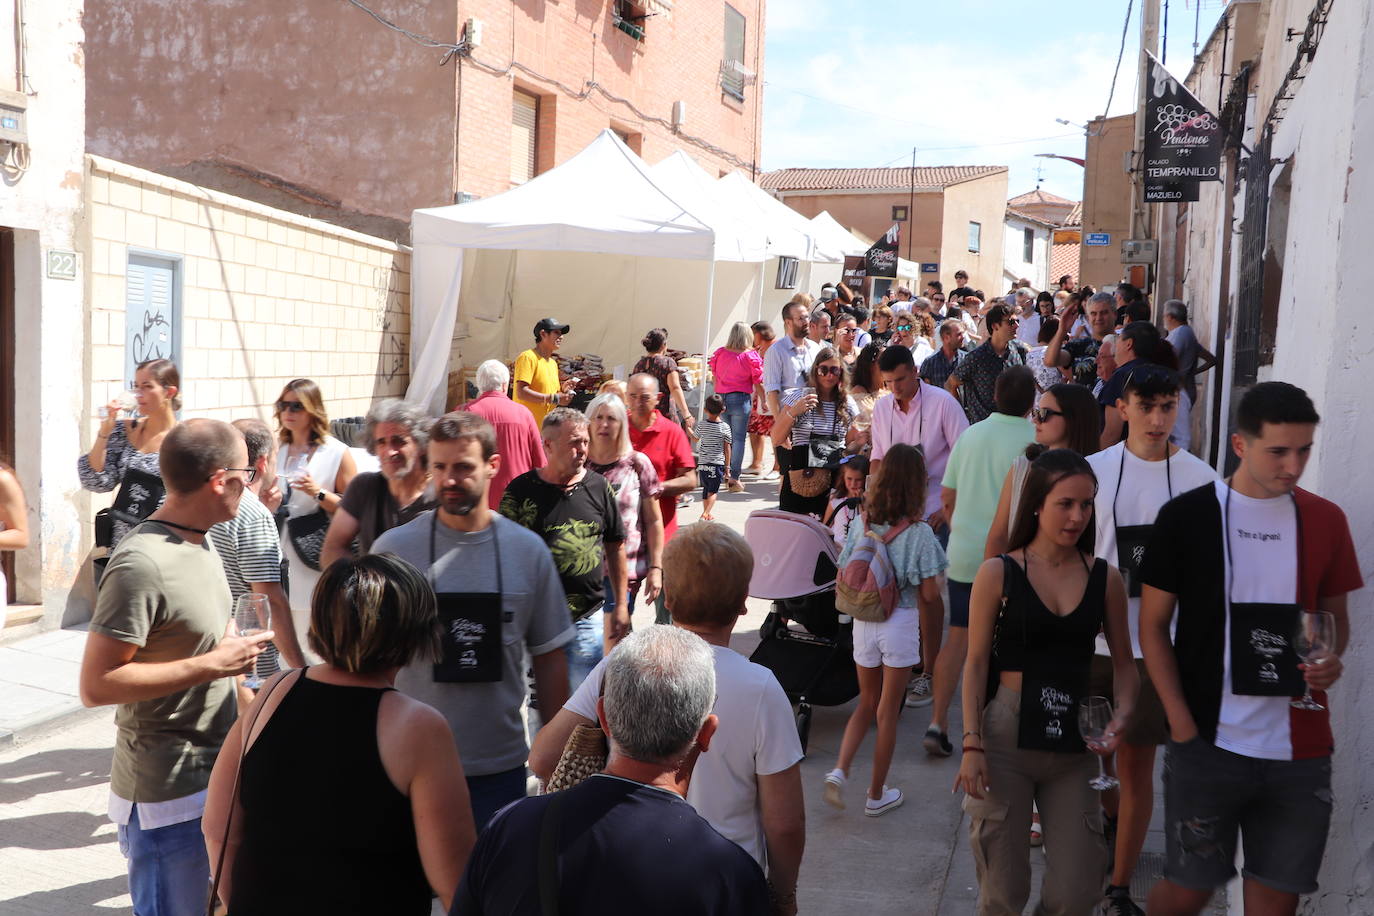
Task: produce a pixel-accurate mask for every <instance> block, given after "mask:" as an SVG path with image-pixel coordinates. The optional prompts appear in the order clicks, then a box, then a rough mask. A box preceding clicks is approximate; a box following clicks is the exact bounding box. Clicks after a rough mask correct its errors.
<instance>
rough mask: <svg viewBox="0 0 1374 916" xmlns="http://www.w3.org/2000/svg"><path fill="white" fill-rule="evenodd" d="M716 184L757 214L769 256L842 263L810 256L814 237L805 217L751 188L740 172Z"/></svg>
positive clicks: (816, 254)
mask: <svg viewBox="0 0 1374 916" xmlns="http://www.w3.org/2000/svg"><path fill="white" fill-rule="evenodd" d="M716 184H717V185H718V186H719V187H720V188H722V189H724V190H725V192H726V193H727V194H729V195H730V196H732V197H734V198H737V199H738V200H740V201H742V202H743V205H746V206H749V207H752V208H753V209H754V210H756V211H757V212H758V213H759V214H760V216H761V218H762V220H763V221H764V223H765V224H766V225H767V227H768V253H769V254H770V255H772V256H774V257H788V258H801V259H804V260H818V261H839V260H842V259H841V258H837V257H831V256H829V255H827V254H826V253H825V252H814V251H813V246H814V244H815V240H814V238H813V236H814V235H815V233H814V232H813V231H812V229H811V225H810V223H809V221H808V220H807V219H806V217H804V216H802V215H801V214H800V213H798V212H797V211H796V210H793V209H792V208H791V207H789V206H787V204H785V203H783V202H782V201H780V200H778V199H777V198H776V197H774V196H773V195H772V194H769V193H768V192H767V191H765V190H763V188H760V187H759V186H758V185H756V184H754V183H753V182H752V181H750V180H749V179H748V178H747V177H745V176H744V174H743V173H742V172H730V173H729V174H728V175H725V176H724V177H722V178H720V179H719V180H718V181H717V182H716ZM818 255H819V256H818Z"/></svg>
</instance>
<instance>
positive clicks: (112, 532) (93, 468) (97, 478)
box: [76, 359, 181, 551]
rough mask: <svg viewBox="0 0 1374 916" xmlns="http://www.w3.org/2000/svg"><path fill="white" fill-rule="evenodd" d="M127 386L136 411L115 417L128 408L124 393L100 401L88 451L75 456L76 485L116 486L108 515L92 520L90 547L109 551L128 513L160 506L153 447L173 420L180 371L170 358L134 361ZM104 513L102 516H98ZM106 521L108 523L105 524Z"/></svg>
mask: <svg viewBox="0 0 1374 916" xmlns="http://www.w3.org/2000/svg"><path fill="white" fill-rule="evenodd" d="M132 388H133V402H134V409H135V412H136V416H133V417H131V418H130V419H128V420H123V419H120V416H119V414H120V412H121V411H123V410H128V409H130V405H129V404H128V402H127V400H125V397H126V396H125V395H123V394H121V396H120V397H117V398H114V399H113V400H111V401H110V403H109V404H107V405H105V410H104V418H103V419H102V420H101V422H100V429H99V431H97V433H96V436H95V443H94V444H93V445H92V446H91V450H90V452H88V453H87V454H85V455H82V456H81V457H80V458H78V459H77V461H76V473H77V476H78V477H79V478H80V479H81V487H82V489H84V490H90V491H91V492H92V493H108V492H110V491H111V490H113V489H115V488H116V487H118V488H119V489H120V493H119V495H118V496H116V497H115V512H114V513H112V514H113V518H109V516H107V515H105V514H104V513H102V516H98V517H97V519H96V546H97V547H109V548H110V550H112V551H113V550H114V548H115V545H117V544H118V543H119V541H120V539H121V538H123V537H124V535H125V534H126V533H128V531H129V529H130V528H131V527H132V524H131V518H132V517H135V516H136V517H137V518H146V517H147V516H149V515H151V514H152V513H153V510H155V509H156V508H157V507H158V506H160V505H162V496H163V493H162V488H161V480H162V471H161V466H160V465H159V462H158V451H159V450H160V449H161V448H162V440H163V439H165V438H167V433H168V432H170V431H171V429H172V427H173V426H176V425H177V415H176V412H177V411H178V410H180V409H181V395H180V390H181V376H180V374H179V373H178V372H177V367H176V363H174V362H172V361H171V360H170V359H150V360H146V361H144V362H141V363H139V364H138V366H137V368H135V369H134V380H133V384H132ZM145 475H146V476H145ZM126 478H130V484H131V485H130V487H129V488H127V492H126V488H125V487H124V482H125V479H126ZM149 478H153V479H155V480H154V481H150V480H149ZM135 480H138V481H139V485H138V486H134V485H133V483H134V481H135ZM150 484H152V485H151V486H150ZM153 489H156V490H157V492H156V493H154V494H153V495H152V497H151V498H148V499H139V498H137V497H138V496H139V495H140V494H143V495H145V496H146V495H147V494H148V493H149V492H150V491H151V490H153ZM106 518H108V521H104V519H106ZM107 524H108V526H109V527H105V525H107ZM102 542H103V543H102Z"/></svg>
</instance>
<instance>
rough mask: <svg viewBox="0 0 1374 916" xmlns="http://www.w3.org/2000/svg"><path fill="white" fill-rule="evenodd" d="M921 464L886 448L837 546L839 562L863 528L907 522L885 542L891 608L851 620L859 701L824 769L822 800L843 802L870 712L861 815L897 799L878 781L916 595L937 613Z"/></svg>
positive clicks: (915, 658)
mask: <svg viewBox="0 0 1374 916" xmlns="http://www.w3.org/2000/svg"><path fill="white" fill-rule="evenodd" d="M925 500H926V464H925V458H924V457H923V455H922V453H921V450H920V449H918V448H915V447H914V446H910V445H904V444H898V445H894V446H893V447H892V448H890V449H888V451H887V454H886V455H884V456H883V461H882V464H881V465H879V469H878V474H877V476H876V478H870V479H869V483H868V492H867V495H866V496H865V498H864V510H863V515H862V516H861V521H862V522H863V523H862V524H857V525H851V526H850V528H849V536H848V537H847V538H846V539H845V545H844V550H843V551H841V552H840V560H839V566H840V568H841V569H843V568H844V566H845V564H846V563H848V562H849V556H850V554H852V553H853V552H854V548H855V547H856V546H857V545H858V543H859V538H860V537H862V536H863V534H864V532H865V531H872V532H873V533H874V534H877V535H882V534H885V533H887V532H888V531H889V530H890V529H891V528H892V527H893V526H895V525H900V524H905V525H906V526H907V527H906V528H905V529H904V530H903V531H901V532H900V533H899V534H898V535H897V536H896V537H894V538H893V539H892V541H891V542H890V543H888V545H887V552H888V556H889V557H890V558H891V560H892V568H893V571H894V572H895V573H896V579H897V582H898V583H899V584H900V586H901V598H900V600H899V601H898V606H897V607H896V609H894V610H893V612H892V615H891V616H890V617H888V619H887V620H885V621H882V622H881V623H869V622H867V621H863V620H856V621H854V664H855V666H856V667H857V668H858V672H859V705H858V706H856V707H855V708H854V712H853V714H852V715H851V716H850V717H849V724H848V725H846V726H845V729H844V740H843V741H842V742H841V743H840V759H839V762H838V764H837V765H836V767H835V769H833V770H831V771H830V772H829V773H827V774H826V775H825V800H826V801H827V802H829V803H830V804H832V805H834V806H835V807H837V808H843V807H844V797H843V789H844V785H845V783H846V782H847V781H848V779H849V768H850V765H851V764H853V762H854V755H855V754H857V753H858V752H859V745H861V744H863V740H864V738H865V736H867V734H868V728H869V726H870V725H872V724H873V720H874V719H875V718H876V719H877V721H878V739H877V744H876V745H875V746H874V749H873V775H872V778H871V779H870V781H869V788H868V800H867V802H866V803H865V805H864V814H867V815H870V816H872V817H877V816H878V815H881V814H885V813H886V812H888V811H890V810H892V809H893V808H895V807H897V806H898V805H900V804H901V803H902V790H901V789H897V788H889V787H888V786H887V785H886V784H885V780H886V779H887V771H888V768H889V767H890V766H891V765H892V753H893V751H894V750H895V749H896V746H897V716H898V714H899V713H900V712H901V706H902V697H903V695H904V694H905V691H906V683H907V680H908V678H909V677H910V675H911V667H912V666H913V665H915V664H916V663H917V662H919V661H920V659H921V628H920V616H919V614H918V613H917V610H916V607H917V601H920V602H921V603H922V604H923V605H927V606H930V607H932V608H938V609H939V612H940V614H941V615H942V616H943V614H944V602H943V599H941V597H940V581H939V575H940V573H941V572H943V571H944V569H945V567H946V566H948V565H949V563H948V561H947V560H946V559H945V552H944V550H943V549H942V548H941V547H940V542H939V541H937V540H936V539H935V532H933V531H931V529H930V526H929V525H927V524H926V523H925V521H924V520H923V519H924V517H925Z"/></svg>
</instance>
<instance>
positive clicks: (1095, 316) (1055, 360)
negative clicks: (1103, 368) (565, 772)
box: [1044, 293, 1116, 388]
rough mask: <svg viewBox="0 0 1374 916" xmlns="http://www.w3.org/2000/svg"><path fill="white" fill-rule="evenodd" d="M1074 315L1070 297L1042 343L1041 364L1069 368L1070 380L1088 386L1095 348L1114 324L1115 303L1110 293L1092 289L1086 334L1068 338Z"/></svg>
mask: <svg viewBox="0 0 1374 916" xmlns="http://www.w3.org/2000/svg"><path fill="white" fill-rule="evenodd" d="M1077 318H1078V306H1077V305H1075V304H1074V303H1073V302H1072V301H1070V302H1069V304H1068V305H1067V306H1065V307H1064V314H1063V315H1062V316H1060V319H1059V330H1058V331H1056V332H1055V334H1054V337H1053V338H1051V339H1050V342H1049V344H1048V345H1047V346H1046V347H1045V357H1044V361H1045V365H1046V366H1051V367H1055V366H1057V367H1059V368H1061V369H1069V370H1072V373H1073V380H1074V381H1075V382H1077V383H1078V384H1080V385H1085V386H1087V387H1088V388H1092V387H1094V386H1095V385H1096V383H1097V351H1098V350H1100V349H1101V348H1102V341H1103V340H1105V339H1106V338H1107V337H1108V336H1109V335H1110V334H1111V333H1112V331H1113V330H1114V329H1115V328H1116V304H1115V302H1114V301H1113V299H1112V294H1111V293H1096V294H1094V295H1093V296H1092V298H1090V299H1089V300H1088V336H1087V337H1075V338H1073V339H1072V340H1070V339H1069V333H1070V331H1071V329H1072V328H1073V325H1074V322H1075V321H1076V320H1077Z"/></svg>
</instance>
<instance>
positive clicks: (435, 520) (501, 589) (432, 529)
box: [425, 509, 506, 595]
mask: <svg viewBox="0 0 1374 916" xmlns="http://www.w3.org/2000/svg"><path fill="white" fill-rule="evenodd" d="M438 531H439V510H438V509H435V510H434V514H433V515H431V516H430V517H429V569H427V570H425V578H426V579H428V580H429V587H430V588H432V589H434V592H435V594H438V593H439V579H438V576H436V575H435V574H434V563H435V555H434V539H435V536H436V535H437V534H438ZM491 546H492V549H493V550H495V551H496V594H497V595H503V594H505V591H506V589H505V581H504V580H503V579H502V576H501V538H500V537H499V536H498V535H497V533H496V517H495V516H493V517H492V519H491Z"/></svg>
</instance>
